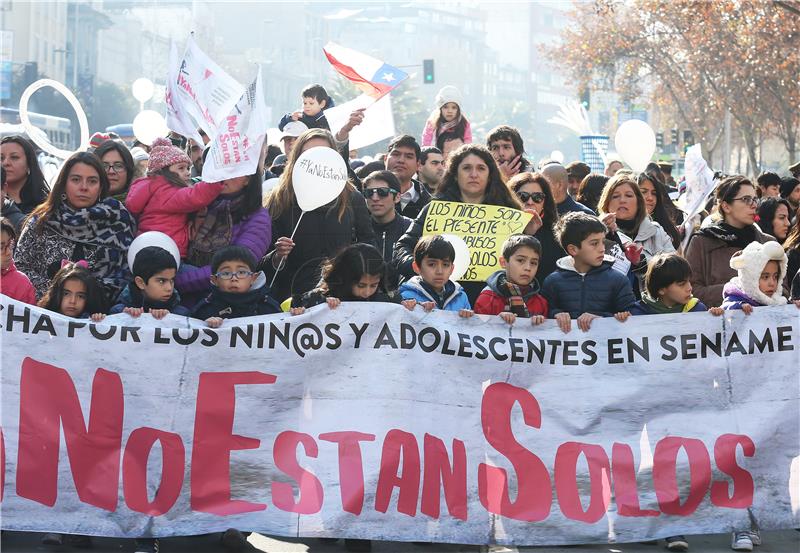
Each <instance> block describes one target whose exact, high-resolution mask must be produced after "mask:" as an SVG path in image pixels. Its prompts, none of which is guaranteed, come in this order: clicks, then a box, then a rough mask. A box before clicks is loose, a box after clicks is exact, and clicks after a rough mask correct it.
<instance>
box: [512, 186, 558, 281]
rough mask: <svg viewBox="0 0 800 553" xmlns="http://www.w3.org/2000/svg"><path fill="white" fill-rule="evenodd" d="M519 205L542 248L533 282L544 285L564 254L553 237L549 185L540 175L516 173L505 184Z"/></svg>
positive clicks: (554, 216) (555, 214) (553, 205)
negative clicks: (531, 218)
mask: <svg viewBox="0 0 800 553" xmlns="http://www.w3.org/2000/svg"><path fill="white" fill-rule="evenodd" d="M506 184H507V186H508V187H509V188H510V189H511V191H512V192H513V193H514V194H516V196H517V198H518V199H519V201H520V202H521V203H522V208H523V209H524V210H525V211H527V212H528V213H533V214H534V215H533V221H532V222H533V223H534V224H535V225H536V227H538V228H537V230H536V231H535V232H534V234H533V236H534V237H535V238H536V239H537V240H539V242H540V243H541V245H542V257H541V259H539V269H538V270H537V271H536V280H538V281H539V282H540V283H541V282H544V279H545V278H547V275H549V274H550V273H552V272H553V271H555V270H556V261H558V260H559V259H560V258H562V257H564V256H565V255H567V252H565V251H564V248H562V247H561V244H559V243H558V240H556V237H555V234H553V225H554V224H555V223H556V221H557V220H558V210H557V209H556V202H555V200H554V199H553V193H552V191H551V190H550V183H549V182H548V181H547V179H546V178H544V175H542V174H541V173H518V174H517V175H514V176H513V177H512V178H511V180H509V181H508V183H506Z"/></svg>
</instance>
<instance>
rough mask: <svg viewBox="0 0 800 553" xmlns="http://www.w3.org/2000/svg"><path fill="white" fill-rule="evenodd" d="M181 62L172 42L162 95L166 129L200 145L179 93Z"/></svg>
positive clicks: (183, 100) (199, 138) (198, 137)
mask: <svg viewBox="0 0 800 553" xmlns="http://www.w3.org/2000/svg"><path fill="white" fill-rule="evenodd" d="M181 62H182V60H181V58H180V57H179V56H178V47H177V46H176V45H175V43H174V42H173V43H171V44H170V50H169V70H168V72H167V87H166V90H165V94H164V103H165V104H167V117H166V120H167V128H168V129H169V130H171V131H174V132H176V133H178V134H180V135H182V136H186V137H188V138H191V139H193V140H194V141H195V142H197V143H198V144H202V143H203V139H202V137H201V136H200V133H199V132H197V125H196V124H195V123H194V122H193V121H192V118H191V117H190V115H189V109H188V107H187V103H188V99H187V97H186V96H185V95H184V94H180V92H179V86H178V75H179V74H180V71H181Z"/></svg>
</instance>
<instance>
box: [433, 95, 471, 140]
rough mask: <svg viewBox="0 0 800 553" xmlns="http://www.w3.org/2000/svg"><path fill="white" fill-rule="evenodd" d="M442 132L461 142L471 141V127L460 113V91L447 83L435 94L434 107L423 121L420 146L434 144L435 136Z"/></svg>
mask: <svg viewBox="0 0 800 553" xmlns="http://www.w3.org/2000/svg"><path fill="white" fill-rule="evenodd" d="M443 134H447V135H449V136H450V137H451V138H453V139H458V138H460V139H461V140H462V143H463V144H471V143H472V128H471V127H470V125H469V121H467V118H466V117H464V114H462V113H461V92H460V91H459V90H458V89H457V88H456V87H454V86H449V85H448V86H446V87H444V88H442V89H441V90H440V91H439V93H438V94H437V95H436V109H435V110H434V111H433V113H431V116H430V117H429V118H428V121H427V122H426V123H425V130H424V131H423V132H422V146H436V144H437V141H436V139H437V137H439V136H441V135H443Z"/></svg>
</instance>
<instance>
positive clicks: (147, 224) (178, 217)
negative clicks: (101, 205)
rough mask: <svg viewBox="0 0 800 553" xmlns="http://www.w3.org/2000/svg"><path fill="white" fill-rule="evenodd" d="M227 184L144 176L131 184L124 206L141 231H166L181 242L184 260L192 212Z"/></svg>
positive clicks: (206, 202)
mask: <svg viewBox="0 0 800 553" xmlns="http://www.w3.org/2000/svg"><path fill="white" fill-rule="evenodd" d="M223 186H224V184H223V183H221V182H199V183H197V184H195V185H194V186H186V187H183V188H181V187H179V186H175V185H174V184H172V183H171V182H169V181H168V180H167V179H166V178H164V177H162V176H160V175H159V176H154V177H144V178H141V179H137V180H136V181H134V183H133V184H131V188H130V190H128V195H127V196H126V198H125V207H127V208H128V211H130V212H131V214H132V215H134V216H135V217H136V218H137V219H138V221H139V234H142V233H143V232H147V231H150V230H157V231H159V232H163V233H164V234H166V235H167V236H169V237H170V238H172V239H173V240H174V241H175V243H176V244H177V245H178V250H180V253H181V259H184V258H185V257H186V254H187V252H188V251H189V214H190V213H194V212H196V211H200V210H201V209H203V208H204V207H206V206H208V204H210V203H211V202H213V201H214V200H215V199H216V198H217V196H219V194H220V192H222V187H223Z"/></svg>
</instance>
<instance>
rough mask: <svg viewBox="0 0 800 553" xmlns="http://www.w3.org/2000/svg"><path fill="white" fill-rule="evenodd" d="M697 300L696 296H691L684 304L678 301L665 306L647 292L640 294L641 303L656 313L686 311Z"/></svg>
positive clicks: (691, 307)
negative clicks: (670, 305)
mask: <svg viewBox="0 0 800 553" xmlns="http://www.w3.org/2000/svg"><path fill="white" fill-rule="evenodd" d="M698 301H700V300H698V299H697V298H692V299H690V300H689V301H688V302H686V304H685V305H684V304H680V303H678V304H675V305H673V306H672V307H667V306H666V305H664V304H663V303H661V302H660V301H659V300H654V299H653V298H651V297H650V295H649V294H647V293H644V294H642V303H644V304H645V305H646V306H647V307H649V308H650V309H652V310H653V311H655V312H656V313H658V314H662V313H688V312H689V311H691V310H692V309H693V308H694V306H695V305H697V303H698Z"/></svg>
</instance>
